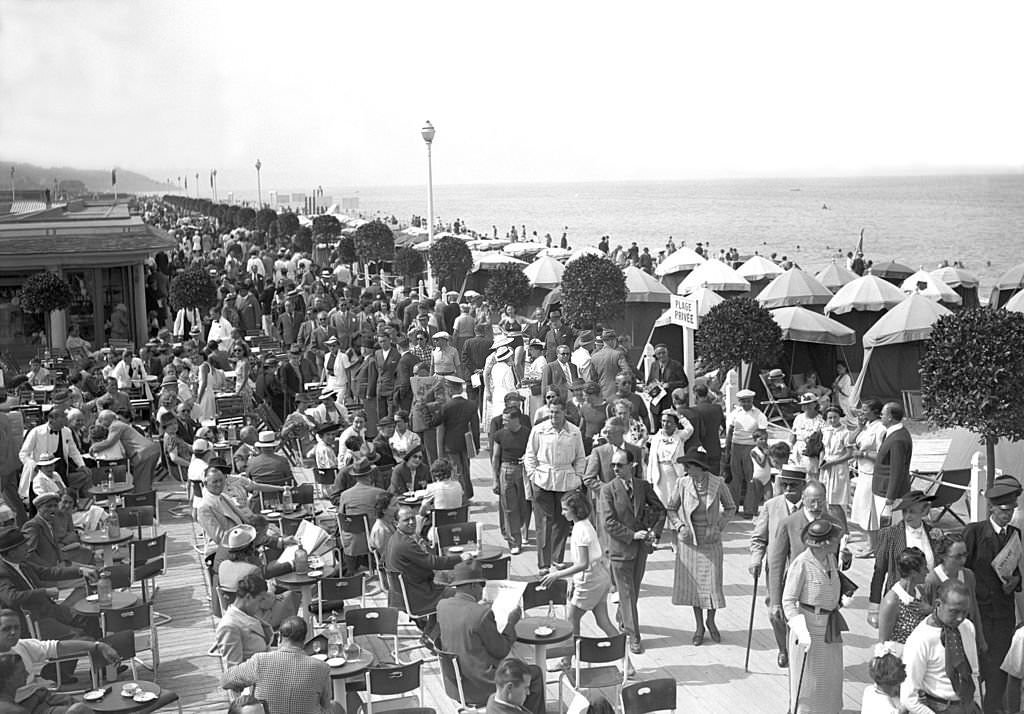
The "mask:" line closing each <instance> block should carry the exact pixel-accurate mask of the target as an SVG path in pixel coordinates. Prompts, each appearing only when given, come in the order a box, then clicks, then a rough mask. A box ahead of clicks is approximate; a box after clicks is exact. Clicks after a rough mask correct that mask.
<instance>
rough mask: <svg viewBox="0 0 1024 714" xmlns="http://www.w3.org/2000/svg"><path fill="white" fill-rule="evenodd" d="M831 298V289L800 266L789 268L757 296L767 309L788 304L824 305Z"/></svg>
mask: <svg viewBox="0 0 1024 714" xmlns="http://www.w3.org/2000/svg"><path fill="white" fill-rule="evenodd" d="M831 299H832V291H830V290H829V289H828V288H826V287H825V286H824V285H822V284H821V283H819V282H818V281H817V280H816V279H815V278H814V276H812V275H810V274H809V273H805V272H804V271H802V270H800V268H790V269H789V270H787V271H786V272H784V273H783V274H782V275H780V276H778V277H777V278H775V279H774V280H772V281H771V282H770V283H768V284H767V285H766V286H765V287H764V290H762V291H761V292H760V293H759V294H758V296H757V301H758V302H759V303H761V304H762V305H764V306H765V307H767V308H769V309H770V308H773V307H788V306H790V305H824V304H825V303H827V302H828V301H829V300H831Z"/></svg>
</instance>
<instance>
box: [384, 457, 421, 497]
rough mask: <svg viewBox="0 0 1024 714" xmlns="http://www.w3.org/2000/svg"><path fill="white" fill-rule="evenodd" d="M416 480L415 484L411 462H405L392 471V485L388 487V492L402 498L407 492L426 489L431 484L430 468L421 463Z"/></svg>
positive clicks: (417, 469)
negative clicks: (410, 466) (410, 467)
mask: <svg viewBox="0 0 1024 714" xmlns="http://www.w3.org/2000/svg"><path fill="white" fill-rule="evenodd" d="M415 476H416V479H415V483H414V480H413V473H412V471H411V470H410V469H409V462H408V461H404V462H402V463H400V464H398V465H397V466H395V468H393V469H391V485H390V486H389V487H388V491H390V492H391V493H393V494H395V495H396V496H401V495H402V494H403V493H405V492H406V491H415V490H416V488H413V486H416V487H417V488H420V489H424V488H426V487H427V484H428V483H430V467H428V466H427V465H426V464H425V463H423V462H422V461H420V465H419V466H418V467H417V468H416V474H415Z"/></svg>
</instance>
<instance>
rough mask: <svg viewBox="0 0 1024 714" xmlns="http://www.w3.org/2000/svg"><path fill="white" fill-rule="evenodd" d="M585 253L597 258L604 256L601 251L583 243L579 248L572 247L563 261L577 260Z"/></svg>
mask: <svg viewBox="0 0 1024 714" xmlns="http://www.w3.org/2000/svg"><path fill="white" fill-rule="evenodd" d="M548 255H551V253H550V252H549V253H548ZM585 255H596V256H597V257H599V258H604V257H605V254H604V253H602V252H601V251H600V250H598V249H597V248H593V247H591V246H589V245H585V246H582V247H580V248H573V249H572V252H571V253H570V254H569V257H568V258H566V259H565V262H566V263H571V262H572V261H574V260H577V259H579V258H582V257H583V256H585Z"/></svg>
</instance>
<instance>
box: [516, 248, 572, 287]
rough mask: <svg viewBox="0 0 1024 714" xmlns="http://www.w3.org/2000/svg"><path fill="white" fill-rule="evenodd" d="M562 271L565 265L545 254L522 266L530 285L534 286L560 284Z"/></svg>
mask: <svg viewBox="0 0 1024 714" xmlns="http://www.w3.org/2000/svg"><path fill="white" fill-rule="evenodd" d="M564 272H565V266H564V265H562V264H561V263H559V262H558V261H557V260H555V259H554V258H552V257H550V256H547V255H544V256H541V257H540V258H537V260H535V261H533V262H532V263H530V264H529V265H527V266H526V267H525V268H523V273H525V274H526V277H527V278H528V279H529V281H530V285H532V286H533V287H535V288H554V287H557V286H559V285H561V284H562V273H564Z"/></svg>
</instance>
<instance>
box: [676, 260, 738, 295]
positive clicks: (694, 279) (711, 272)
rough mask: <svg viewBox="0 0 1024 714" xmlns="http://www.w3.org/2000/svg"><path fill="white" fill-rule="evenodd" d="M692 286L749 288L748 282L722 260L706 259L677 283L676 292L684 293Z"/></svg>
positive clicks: (722, 288) (731, 289) (730, 289)
mask: <svg viewBox="0 0 1024 714" xmlns="http://www.w3.org/2000/svg"><path fill="white" fill-rule="evenodd" d="M676 252H678V251H676ZM694 288H711V289H712V290H728V291H729V292H746V291H747V290H750V283H748V282H747V280H746V278H744V277H743V276H742V275H740V274H739V273H737V272H736V271H735V270H733V269H732V268H730V267H729V266H728V265H726V264H725V263H723V262H722V261H720V260H707V261H705V262H703V263H701V264H700V265H698V266H697V267H696V268H694V269H693V272H692V273H690V274H689V275H687V276H686V278H685V279H684V280H683V282H681V283H679V287H678V288H677V289H676V293H678V294H679V295H686V293H688V292H690V291H691V290H692V289H694Z"/></svg>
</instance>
